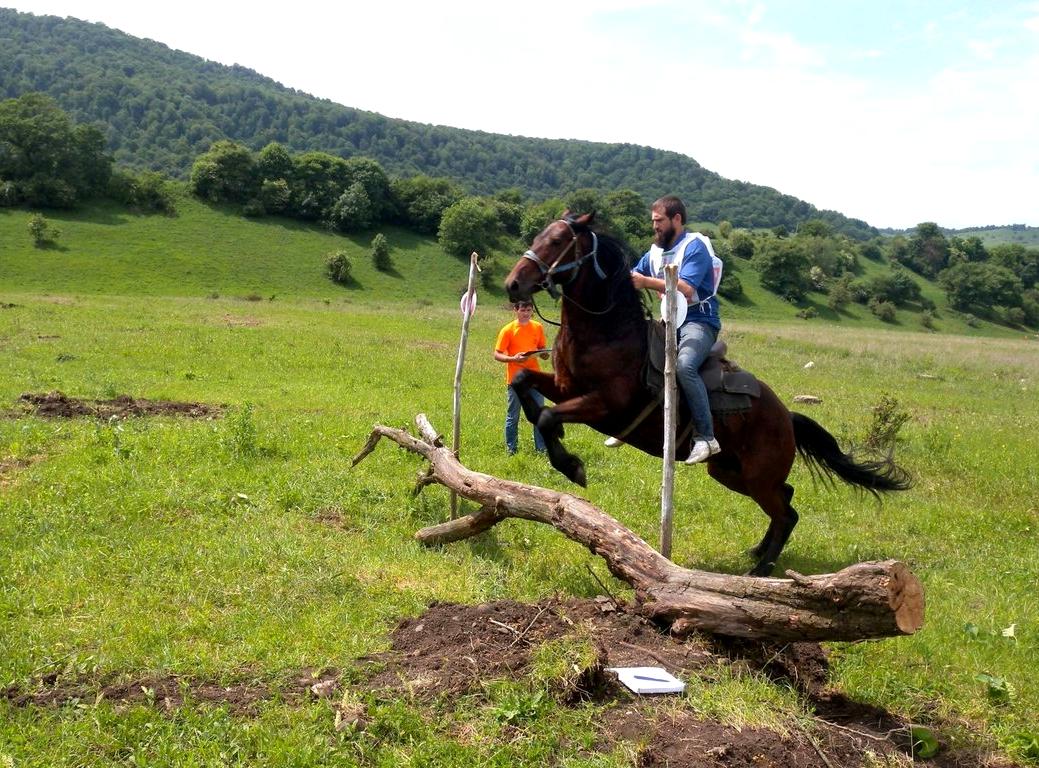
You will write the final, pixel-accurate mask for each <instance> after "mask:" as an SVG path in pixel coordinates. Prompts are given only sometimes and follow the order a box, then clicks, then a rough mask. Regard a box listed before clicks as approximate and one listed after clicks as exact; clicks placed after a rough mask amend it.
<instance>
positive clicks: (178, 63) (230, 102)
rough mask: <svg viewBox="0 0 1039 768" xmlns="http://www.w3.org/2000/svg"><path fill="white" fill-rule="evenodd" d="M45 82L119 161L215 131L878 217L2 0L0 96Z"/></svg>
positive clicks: (716, 210)
mask: <svg viewBox="0 0 1039 768" xmlns="http://www.w3.org/2000/svg"><path fill="white" fill-rule="evenodd" d="M32 91H41V92H44V93H47V94H49V95H51V96H52V97H53V98H54V99H56V100H57V102H58V103H59V104H60V105H61V107H62V108H63V109H64V110H66V111H67V112H68V113H69V114H70V116H71V117H72V118H73V119H74V120H76V121H78V122H93V123H100V124H102V129H103V130H104V132H105V135H106V137H107V140H108V145H109V148H110V150H111V152H112V154H113V155H114V157H115V159H116V161H117V162H118V163H120V164H122V165H126V166H129V167H132V168H140V169H143V168H148V169H153V170H159V171H163V172H165V173H168V174H170V175H172V176H180V177H183V176H186V174H187V172H188V170H189V169H190V167H191V164H192V162H193V161H194V159H195V158H196V157H197V156H198V155H200V154H202V153H203V152H205V151H206V150H208V149H209V147H210V145H211V144H212V143H213V142H214V141H216V140H218V139H232V140H234V141H237V142H241V143H243V144H245V145H247V146H249V147H251V148H252V149H254V150H258V149H260V148H262V147H263V146H265V145H266V144H268V143H269V142H279V143H281V144H283V145H285V146H286V147H288V148H290V149H292V150H295V151H305V150H320V151H324V152H329V153H332V154H337V155H341V156H343V157H351V156H354V155H365V156H368V157H371V158H373V159H375V160H376V161H378V162H379V164H380V165H382V167H383V168H385V169H386V171H387V172H389V173H390V174H393V175H397V176H409V175H413V174H417V173H422V174H426V175H429V176H443V177H448V178H451V179H454V180H456V181H458V182H459V183H461V184H462V185H463V186H464V187H465V188H467V189H468V190H469V191H471V192H472V193H475V194H489V193H493V192H496V191H499V190H502V189H507V188H510V187H518V188H519V189H520V190H521V191H522V192H523V193H524V194H525V195H527V196H529V197H532V198H545V197H549V196H553V195H559V194H565V193H567V192H570V191H573V190H575V189H581V188H595V189H600V190H615V189H622V188H628V189H634V190H635V191H637V192H638V193H640V194H641V195H642V196H643V197H644V198H645V199H646V200H647V201H648V200H651V199H653V198H654V197H656V196H658V195H660V194H662V193H663V192H675V193H677V194H679V195H680V196H682V197H683V198H684V199H685V201H686V203H687V205H688V208H689V215H690V218H691V219H692V220H696V221H703V220H706V221H715V222H717V221H722V220H726V219H727V220H729V221H731V222H732V223H733V224H734V225H736V226H739V227H776V226H785V227H787V228H789V229H791V230H793V229H795V228H796V227H797V224H798V223H799V222H802V221H805V220H807V219H823V220H824V221H826V222H827V223H829V224H830V225H831V226H832V227H833V228H834V229H835V230H837V231H840V232H844V233H845V234H848V235H850V236H853V237H857V238H866V237H869V236H872V235H874V234H876V230H874V229H873V228H871V227H870V226H869V225H867V224H866V223H865V222H863V221H860V220H857V219H849V218H848V217H846V216H844V215H842V214H840V213H837V212H835V211H819V210H818V209H816V208H815V206H813V205H810V204H809V203H806V202H804V201H802V200H798V199H797V198H794V197H791V196H790V195H783V194H780V193H779V192H777V191H776V190H774V189H771V188H769V187H762V186H758V185H754V184H748V183H746V182H740V181H732V180H729V179H724V178H722V177H721V176H719V175H718V174H716V173H713V172H711V171H709V170H707V169H705V168H703V167H702V166H700V164H699V163H697V162H696V161H695V160H693V159H692V158H689V157H686V156H685V155H680V154H678V153H675V152H665V151H661V150H656V149H653V148H651V147H642V146H636V145H632V144H602V143H595V142H587V141H572V140H548V139H531V138H524V137H516V136H501V135H497V134H490V133H483V132H480V131H469V130H462V129H457V128H447V127H443V126H432V125H425V124H421V123H414V122H409V121H406V120H397V119H393V118H387V117H383V116H382V115H378V114H375V113H373V112H365V111H362V110H358V109H353V108H350V107H344V106H341V105H338V104H334V103H332V102H330V101H327V100H323V99H318V98H315V97H313V96H310V95H308V94H305V93H302V92H300V91H296V90H293V89H291V88H286V87H284V86H282V85H281V84H279V83H277V82H275V81H273V80H271V79H269V78H267V77H263V76H262V75H260V74H258V73H256V72H254V71H252V70H250V69H246V68H244V67H240V66H233V67H228V66H224V65H221V64H217V63H215V62H212V61H207V60H205V59H202V58H200V57H198V56H194V55H191V54H188V53H183V52H180V51H174V50H171V49H170V48H168V47H167V46H165V45H162V44H160V43H156V42H154V41H151V40H141V39H139V38H135V37H131V36H129V35H126V34H124V33H122V32H119V31H117V30H113V29H110V28H108V27H106V26H104V25H102V24H90V23H87V22H83V21H78V20H75V19H71V18H69V19H60V18H57V17H54V16H34V15H32V14H24V13H18V12H17V11H14V10H10V9H0V98H5V99H6V98H15V97H18V96H21V95H23V94H25V93H29V92H32Z"/></svg>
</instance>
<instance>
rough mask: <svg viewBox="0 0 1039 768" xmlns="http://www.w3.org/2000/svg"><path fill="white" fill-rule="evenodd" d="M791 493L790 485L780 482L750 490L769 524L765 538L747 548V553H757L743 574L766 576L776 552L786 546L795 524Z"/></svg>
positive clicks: (795, 513) (770, 570) (775, 557)
mask: <svg viewBox="0 0 1039 768" xmlns="http://www.w3.org/2000/svg"><path fill="white" fill-rule="evenodd" d="M793 496H794V489H793V488H792V487H791V486H790V485H789V484H788V483H783V484H782V485H781V486H779V487H778V488H773V489H769V490H767V491H764V492H755V493H752V494H751V498H752V499H754V501H756V502H757V503H758V506H759V507H761V508H762V509H763V510H764V511H765V514H766V515H768V517H769V525H768V530H767V531H766V532H765V538H763V539H762V540H761V543H760V544H758V545H757V546H756V547H754V549H753V550H751V554H752V555H754V556H756V557H757V559H758V562H757V565H755V566H754V567H753V568H751V569H750V571H749V572H748V574H747V575H749V576H768V575H769V574H771V573H772V571H773V569H775V567H776V561H777V560H778V559H779V554H780V552H782V551H783V547H785V546H786V543H787V540H788V539H789V538H790V534H791V533H792V532H793V530H794V526H795V525H797V519H798V518H797V510H795V509H794V508H793V507H792V506H791V505H790V500H791V499H792V498H793Z"/></svg>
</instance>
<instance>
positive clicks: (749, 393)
mask: <svg viewBox="0 0 1039 768" xmlns="http://www.w3.org/2000/svg"><path fill="white" fill-rule="evenodd" d="M726 352H728V345H727V344H726V343H725V342H724V341H716V342H715V343H714V346H713V347H711V351H710V353H709V354H708V355H707V359H706V360H704V362H703V365H701V366H700V378H702V379H703V383H704V385H706V387H707V396H708V398H709V399H710V403H711V412H712V413H718V414H724V413H738V412H740V411H746V410H749V409H750V407H751V398H757V397H761V384H760V382H758V380H757V379H756V378H755V377H754V374H752V373H751V372H750V371H745V370H743V369H742V368H740V367H739V366H738V365H736V363H734V362H732V361H731V360H729V359H728V358H726V357H725V354H726ZM642 378H643V382H644V383H645V385H646V388H647V389H648V390H649V391H650V392H651V393H652V394H653V397H655V398H658V399H660V398H663V392H664V324H663V323H659V322H654V323H650V324H649V355H647V357H646V362H645V364H644V365H643V368H642Z"/></svg>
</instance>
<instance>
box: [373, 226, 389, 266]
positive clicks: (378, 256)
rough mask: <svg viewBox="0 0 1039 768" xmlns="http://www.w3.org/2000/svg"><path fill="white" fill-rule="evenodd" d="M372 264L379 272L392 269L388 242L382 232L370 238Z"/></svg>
mask: <svg viewBox="0 0 1039 768" xmlns="http://www.w3.org/2000/svg"><path fill="white" fill-rule="evenodd" d="M372 264H373V265H374V266H375V268H376V269H377V270H379V271H380V272H389V271H390V270H392V269H393V259H392V258H391V257H390V244H389V242H388V241H387V240H386V236H385V235H384V234H383V233H382V232H380V233H378V234H377V235H376V236H375V237H373V238H372Z"/></svg>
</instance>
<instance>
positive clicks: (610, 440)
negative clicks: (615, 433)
mask: <svg viewBox="0 0 1039 768" xmlns="http://www.w3.org/2000/svg"><path fill="white" fill-rule="evenodd" d="M603 445H605V446H606V447H607V448H620V447H621V446H622V445H624V441H623V440H619V439H617V438H616V437H607V438H606V442H604V443H603Z"/></svg>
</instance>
